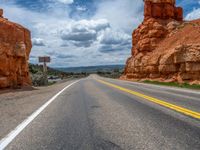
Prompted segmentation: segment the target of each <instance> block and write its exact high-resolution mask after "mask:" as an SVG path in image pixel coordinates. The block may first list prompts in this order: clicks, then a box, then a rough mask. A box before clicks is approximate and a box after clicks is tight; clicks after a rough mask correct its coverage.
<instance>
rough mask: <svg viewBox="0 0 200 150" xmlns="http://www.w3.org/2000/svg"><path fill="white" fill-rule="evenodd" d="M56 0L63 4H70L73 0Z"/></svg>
mask: <svg viewBox="0 0 200 150" xmlns="http://www.w3.org/2000/svg"><path fill="white" fill-rule="evenodd" d="M57 1H58V2H60V3H63V4H72V3H73V2H74V0H57Z"/></svg>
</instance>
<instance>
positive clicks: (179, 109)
mask: <svg viewBox="0 0 200 150" xmlns="http://www.w3.org/2000/svg"><path fill="white" fill-rule="evenodd" d="M96 80H97V81H98V82H100V83H102V84H105V85H108V86H110V87H113V88H116V89H118V90H121V91H123V92H126V93H130V94H132V95H135V96H138V97H141V98H144V99H146V100H148V101H151V102H153V103H155V104H158V105H160V106H163V107H166V108H169V109H171V110H174V111H177V112H179V113H182V114H185V115H187V116H190V117H193V118H196V119H200V113H199V112H195V111H192V110H189V109H187V108H184V107H180V106H177V105H174V104H171V103H168V102H165V101H164V100H159V99H157V98H154V97H151V96H147V95H144V94H142V93H139V92H136V91H133V90H129V89H126V88H123V87H121V86H118V85H115V84H112V83H109V82H105V81H103V80H98V79H96Z"/></svg>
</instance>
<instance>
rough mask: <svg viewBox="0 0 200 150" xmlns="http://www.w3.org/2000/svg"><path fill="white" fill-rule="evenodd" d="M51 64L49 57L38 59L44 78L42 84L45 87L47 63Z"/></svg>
mask: <svg viewBox="0 0 200 150" xmlns="http://www.w3.org/2000/svg"><path fill="white" fill-rule="evenodd" d="M50 62H51V58H50V57H49V56H44V57H39V63H43V76H44V84H45V85H47V83H48V78H47V63H50Z"/></svg>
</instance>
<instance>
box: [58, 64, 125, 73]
mask: <svg viewBox="0 0 200 150" xmlns="http://www.w3.org/2000/svg"><path fill="white" fill-rule="evenodd" d="M55 69H56V70H60V71H63V72H73V73H81V72H86V73H97V72H113V71H114V70H116V69H117V70H119V71H123V69H124V65H104V66H88V67H70V68H55Z"/></svg>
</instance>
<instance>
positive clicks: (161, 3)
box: [144, 0, 183, 21]
mask: <svg viewBox="0 0 200 150" xmlns="http://www.w3.org/2000/svg"><path fill="white" fill-rule="evenodd" d="M144 17H145V19H148V18H151V17H153V18H157V19H175V20H179V21H182V20H183V9H182V8H181V7H175V0H145V7H144Z"/></svg>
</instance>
